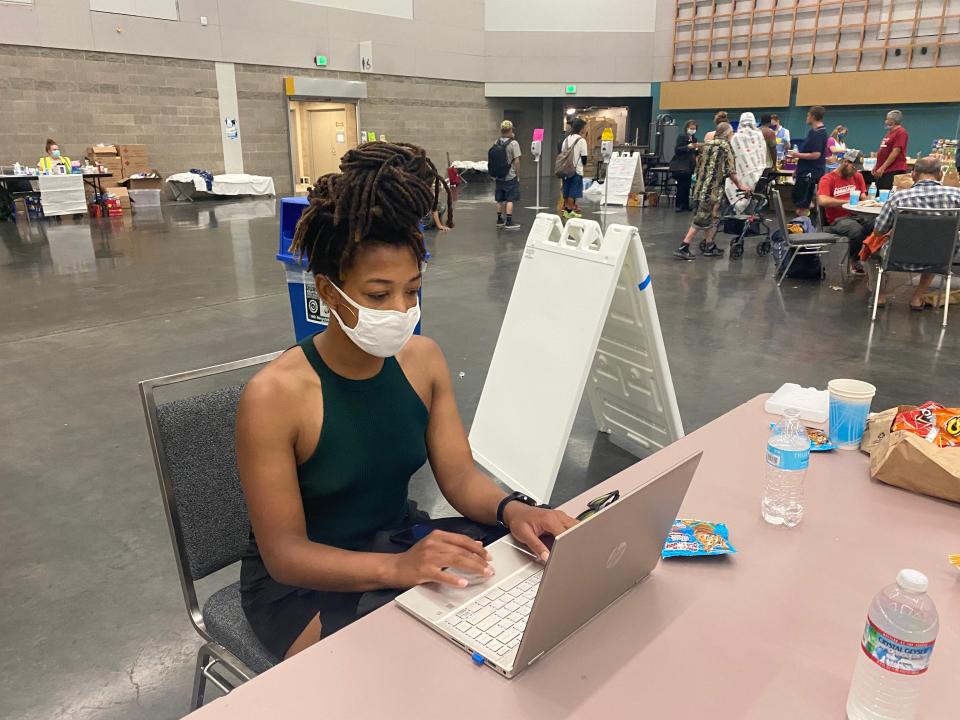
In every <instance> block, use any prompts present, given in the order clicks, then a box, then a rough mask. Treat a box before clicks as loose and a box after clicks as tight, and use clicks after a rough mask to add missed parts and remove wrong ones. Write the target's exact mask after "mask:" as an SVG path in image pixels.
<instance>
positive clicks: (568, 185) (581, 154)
mask: <svg viewBox="0 0 960 720" xmlns="http://www.w3.org/2000/svg"><path fill="white" fill-rule="evenodd" d="M586 126H587V123H586V122H585V121H584V119H583V118H579V117H575V118H573V119H572V120H571V121H570V133H569V134H568V135H567V137H565V138H564V139H563V144H562V145H561V152H563V151H564V150H567V149H569V148H571V147H572V148H573V155H574V157H575V158H576V159H577V171H576V172H575V173H574V174H573V175H571V176H570V177H568V178H564V179H563V189H562V192H563V217H565V218H568V219H569V218H572V217H583V213H582V212H581V210H580V207H579V205H578V204H577V200H579V199H580V198H582V197H583V164H584V163H585V162H586V161H587V155H589V153H590V150H589V149H588V148H587V141H586V140H585V139H584V138H583V137H582V136H581V135H580V133H581V132H582V131H583V129H584V128H585V127H586Z"/></svg>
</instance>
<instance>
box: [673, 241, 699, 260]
mask: <svg viewBox="0 0 960 720" xmlns="http://www.w3.org/2000/svg"><path fill="white" fill-rule="evenodd" d="M673 256H674V257H675V258H677V260H694V259H695V258H694V255H693V253H691V252H690V246H689V245H687V244H686V243H684V244H683V245H681V246H680V247H678V248H677V249H676V250H674V251H673Z"/></svg>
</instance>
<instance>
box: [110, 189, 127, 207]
mask: <svg viewBox="0 0 960 720" xmlns="http://www.w3.org/2000/svg"><path fill="white" fill-rule="evenodd" d="M110 192H111V194H113V195H116V196H117V199H118V200H119V201H120V207H122V208H123V209H124V210H129V209H130V193H128V192H127V189H126V188H125V187H113V188H110Z"/></svg>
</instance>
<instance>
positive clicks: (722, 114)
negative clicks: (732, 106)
mask: <svg viewBox="0 0 960 720" xmlns="http://www.w3.org/2000/svg"><path fill="white" fill-rule="evenodd" d="M729 120H730V118H729V117H727V111H726V110H720V111H719V112H718V113H717V114H716V115H714V116H713V127H714V128H716V127H717V126H718V125H720V123H725V122H728V121H729ZM716 134H717V131H716V129H714V130H711V131H710V132H708V133H707V134H706V135H704V136H703V142H704V144H706V143H708V142H710V141H711V140H713V138H714V136H715V135H716Z"/></svg>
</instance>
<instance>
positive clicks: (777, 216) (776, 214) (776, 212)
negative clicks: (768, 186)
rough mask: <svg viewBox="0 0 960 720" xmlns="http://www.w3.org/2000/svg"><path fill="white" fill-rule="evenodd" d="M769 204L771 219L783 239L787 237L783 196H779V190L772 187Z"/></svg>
mask: <svg viewBox="0 0 960 720" xmlns="http://www.w3.org/2000/svg"><path fill="white" fill-rule="evenodd" d="M770 204H771V205H772V206H773V219H774V220H775V221H776V223H777V229H779V230H780V234H781V235H782V236H783V239H784V240H786V239H787V235H788V233H787V214H786V213H785V212H784V210H783V198H781V197H780V191H779V190H778V189H777V188H773V189H772V190H771V192H770Z"/></svg>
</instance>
